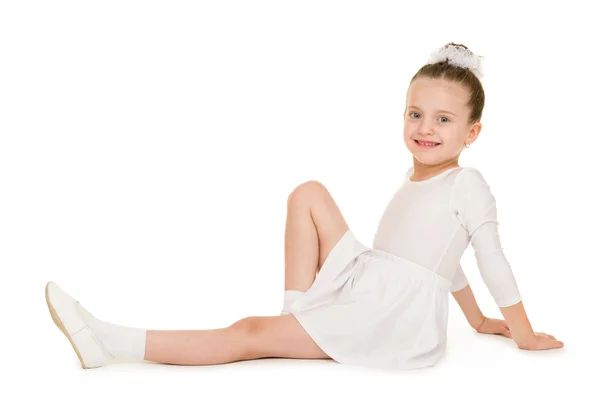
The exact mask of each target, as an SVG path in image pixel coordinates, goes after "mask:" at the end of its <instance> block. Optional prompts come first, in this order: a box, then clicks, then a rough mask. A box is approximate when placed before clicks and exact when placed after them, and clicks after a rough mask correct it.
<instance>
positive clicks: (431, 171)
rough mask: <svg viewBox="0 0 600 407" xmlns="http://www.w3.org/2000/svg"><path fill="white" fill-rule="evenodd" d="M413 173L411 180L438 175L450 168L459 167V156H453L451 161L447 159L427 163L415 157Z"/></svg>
mask: <svg viewBox="0 0 600 407" xmlns="http://www.w3.org/2000/svg"><path fill="white" fill-rule="evenodd" d="M413 167H414V171H413V175H412V176H411V178H410V179H411V181H425V180H427V179H429V178H431V177H435V176H436V175H438V174H440V173H442V172H444V171H446V170H449V169H450V168H456V167H459V165H458V158H453V159H452V160H450V161H446V162H443V163H439V164H434V165H427V164H423V163H422V162H419V161H417V160H416V159H415V158H414V157H413Z"/></svg>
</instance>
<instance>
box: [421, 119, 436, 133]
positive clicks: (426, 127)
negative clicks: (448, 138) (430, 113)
mask: <svg viewBox="0 0 600 407" xmlns="http://www.w3.org/2000/svg"><path fill="white" fill-rule="evenodd" d="M433 133H434V130H433V126H432V125H430V124H429V123H428V122H427V121H426V120H423V121H422V122H421V125H420V126H419V135H420V136H431V135H433Z"/></svg>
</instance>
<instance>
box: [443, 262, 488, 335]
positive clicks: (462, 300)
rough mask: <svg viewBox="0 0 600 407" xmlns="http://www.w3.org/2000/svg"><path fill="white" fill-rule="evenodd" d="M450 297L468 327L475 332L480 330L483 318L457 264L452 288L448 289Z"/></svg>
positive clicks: (467, 282) (460, 267)
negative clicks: (455, 303)
mask: <svg viewBox="0 0 600 407" xmlns="http://www.w3.org/2000/svg"><path fill="white" fill-rule="evenodd" d="M450 292H451V293H452V296H453V297H454V299H455V300H456V302H457V303H458V306H459V307H460V309H461V310H462V312H463V314H465V318H467V321H468V322H469V325H471V327H472V328H473V329H475V330H478V329H479V328H481V325H482V324H483V321H484V320H485V317H484V316H483V313H482V312H481V310H480V309H479V306H478V305H477V301H476V300H475V296H474V295H473V291H472V290H471V286H470V285H469V280H467V277H466V276H465V273H464V271H463V268H462V265H461V264H460V263H459V265H458V267H457V268H456V273H455V274H454V277H453V278H452V286H451V287H450Z"/></svg>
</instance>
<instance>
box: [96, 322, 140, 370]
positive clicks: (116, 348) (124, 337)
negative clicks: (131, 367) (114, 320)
mask: <svg viewBox="0 0 600 407" xmlns="http://www.w3.org/2000/svg"><path fill="white" fill-rule="evenodd" d="M88 326H89V327H90V328H91V329H92V332H93V333H94V335H96V338H98V340H99V341H100V342H101V343H102V345H103V346H104V347H105V348H106V350H107V351H108V352H109V353H110V354H111V355H112V356H114V357H115V359H117V360H119V361H133V362H137V361H143V360H144V356H145V354H146V329H142V328H130V327H126V326H120V325H114V324H110V323H108V322H104V321H101V320H99V319H98V318H95V317H92V318H91V319H90V320H89V321H88Z"/></svg>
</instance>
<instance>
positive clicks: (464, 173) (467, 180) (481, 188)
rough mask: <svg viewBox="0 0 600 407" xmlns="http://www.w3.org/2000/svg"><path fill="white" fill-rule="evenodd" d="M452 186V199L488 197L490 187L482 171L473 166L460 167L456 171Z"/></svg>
mask: <svg viewBox="0 0 600 407" xmlns="http://www.w3.org/2000/svg"><path fill="white" fill-rule="evenodd" d="M457 172H458V174H456V177H455V178H454V184H453V186H452V199H453V200H465V199H466V200H468V199H473V198H475V197H483V196H485V197H490V196H491V188H490V185H489V184H488V182H487V180H486V179H485V176H484V175H483V173H482V172H481V171H480V170H478V169H477V168H474V167H462V168H461V169H460V170H459V171H457Z"/></svg>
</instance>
